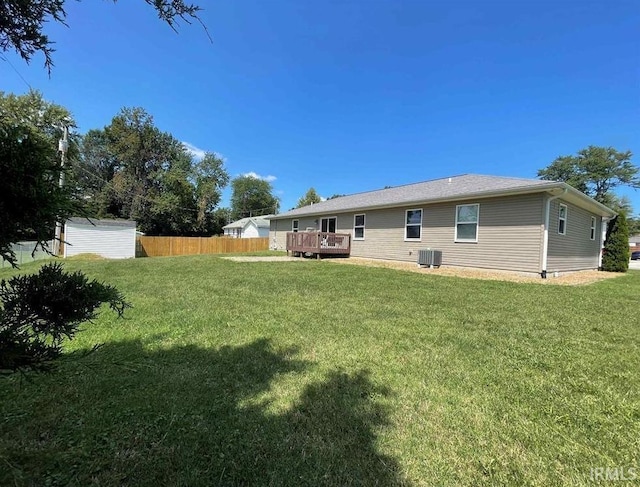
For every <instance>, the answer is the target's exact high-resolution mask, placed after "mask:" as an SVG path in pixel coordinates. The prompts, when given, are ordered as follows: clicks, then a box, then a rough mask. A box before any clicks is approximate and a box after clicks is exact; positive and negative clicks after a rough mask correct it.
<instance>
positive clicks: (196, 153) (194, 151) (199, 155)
mask: <svg viewBox="0 0 640 487" xmlns="http://www.w3.org/2000/svg"><path fill="white" fill-rule="evenodd" d="M182 145H183V146H184V148H185V149H187V152H188V153H189V154H191V155H192V156H193V157H194V158H196V159H198V160H201V159H204V155H205V154H206V153H207V151H205V150H203V149H200V148H199V147H196V146H195V145H193V144H190V143H189V142H182Z"/></svg>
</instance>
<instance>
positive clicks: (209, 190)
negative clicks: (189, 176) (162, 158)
mask: <svg viewBox="0 0 640 487" xmlns="http://www.w3.org/2000/svg"><path fill="white" fill-rule="evenodd" d="M194 174H195V182H196V187H195V193H196V205H197V207H198V216H197V229H198V230H199V231H200V232H201V233H208V234H213V235H216V234H218V233H222V226H224V225H226V222H225V223H223V224H222V226H220V225H219V221H220V220H219V218H218V217H217V216H216V214H215V210H216V207H217V206H218V204H219V203H220V199H221V198H222V190H223V188H224V187H225V186H226V185H227V184H228V183H229V174H228V173H227V171H226V170H225V169H224V161H223V159H222V158H221V157H219V156H217V155H216V154H213V153H210V152H208V153H206V154H205V156H204V158H203V159H202V160H201V161H200V162H198V163H197V164H195V166H194Z"/></svg>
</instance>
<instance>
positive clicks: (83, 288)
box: [0, 263, 130, 374]
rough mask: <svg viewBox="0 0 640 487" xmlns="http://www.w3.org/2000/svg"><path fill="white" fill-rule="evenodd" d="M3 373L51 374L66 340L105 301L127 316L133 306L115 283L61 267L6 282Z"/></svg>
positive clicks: (0, 295) (1, 314)
mask: <svg viewBox="0 0 640 487" xmlns="http://www.w3.org/2000/svg"><path fill="white" fill-rule="evenodd" d="M0 303H1V307H0V374H9V373H13V372H15V371H17V370H21V371H25V370H36V371H46V370H50V369H51V368H52V360H54V359H55V358H57V357H59V356H60V354H61V353H62V341H63V340H64V339H65V338H67V339H72V338H73V337H74V335H75V333H76V332H77V331H78V326H79V325H80V324H81V323H83V322H85V321H90V320H92V319H94V318H95V317H96V316H97V311H98V308H99V307H100V305H101V304H102V303H108V304H109V306H110V307H111V309H112V310H114V311H116V312H117V313H118V316H121V315H122V313H123V312H124V310H125V309H126V308H128V307H130V305H129V304H128V303H127V302H126V301H125V300H124V297H123V296H122V294H120V292H119V291H118V290H117V289H116V288H114V287H112V286H109V285H106V284H103V283H100V282H97V281H95V280H94V281H89V279H88V278H87V277H86V276H85V275H84V274H82V273H81V272H74V273H67V272H64V271H63V269H62V265H60V264H58V263H54V264H47V265H45V266H43V267H42V268H41V269H40V271H39V272H38V273H37V274H31V275H25V276H15V277H12V278H11V279H9V280H8V281H5V280H2V281H1V282H0Z"/></svg>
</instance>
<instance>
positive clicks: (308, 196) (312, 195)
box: [296, 188, 322, 208]
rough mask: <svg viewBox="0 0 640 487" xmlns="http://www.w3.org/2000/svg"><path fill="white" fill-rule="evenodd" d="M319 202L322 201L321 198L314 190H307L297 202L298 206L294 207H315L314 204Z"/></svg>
mask: <svg viewBox="0 0 640 487" xmlns="http://www.w3.org/2000/svg"><path fill="white" fill-rule="evenodd" d="M321 201H322V198H321V197H320V195H319V194H318V193H317V192H316V190H315V189H314V188H309V190H308V191H307V192H306V193H305V195H304V196H303V197H302V198H300V199H299V200H298V206H296V208H302V207H303V206H309V205H315V204H316V203H320V202H321Z"/></svg>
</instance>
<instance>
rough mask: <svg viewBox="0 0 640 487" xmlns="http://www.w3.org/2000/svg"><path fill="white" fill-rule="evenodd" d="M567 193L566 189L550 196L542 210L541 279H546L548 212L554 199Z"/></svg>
mask: <svg viewBox="0 0 640 487" xmlns="http://www.w3.org/2000/svg"><path fill="white" fill-rule="evenodd" d="M566 193H567V188H564V189H563V190H562V193H560V194H559V195H556V196H552V197H550V198H549V199H548V200H547V206H546V208H545V210H544V234H543V237H542V266H541V267H542V270H541V272H540V277H542V279H546V278H547V258H548V256H549V212H550V211H551V202H552V201H553V200H555V199H558V198H560V196H564V195H565V194H566Z"/></svg>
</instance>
